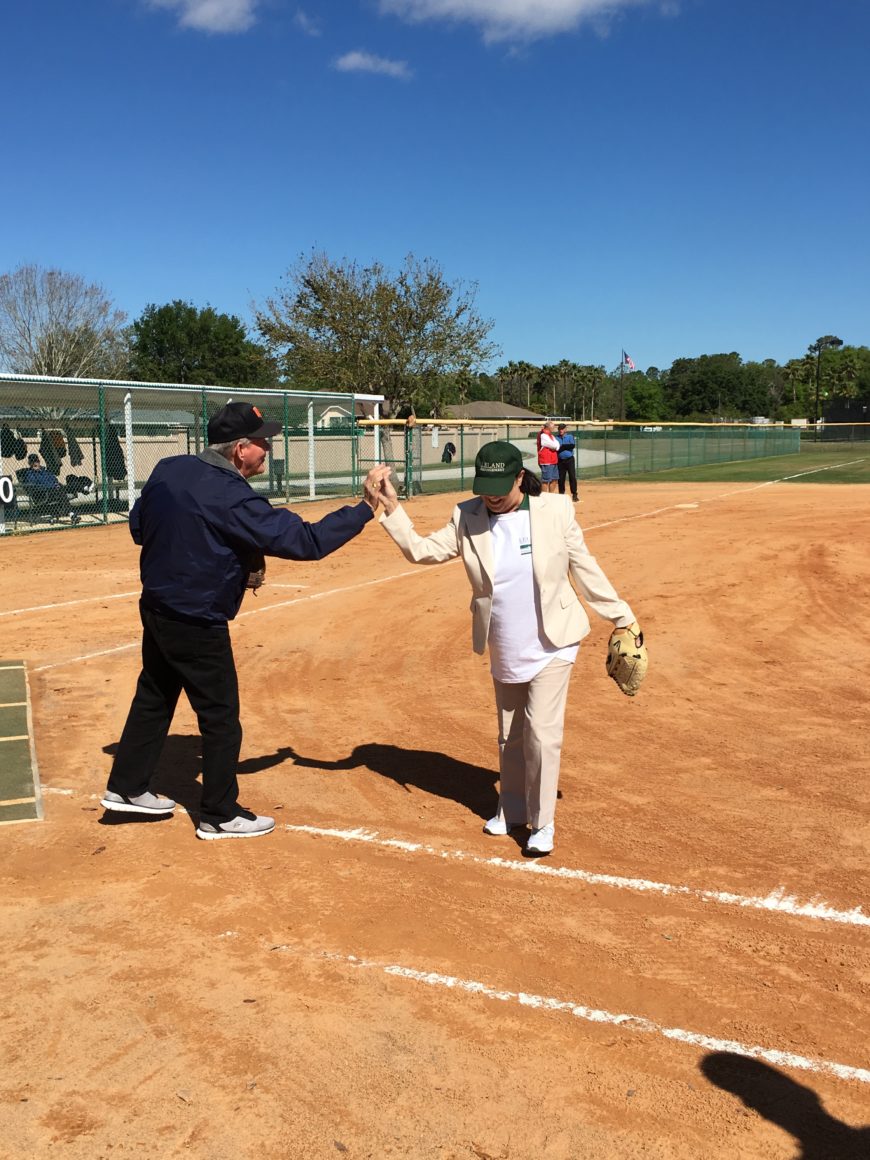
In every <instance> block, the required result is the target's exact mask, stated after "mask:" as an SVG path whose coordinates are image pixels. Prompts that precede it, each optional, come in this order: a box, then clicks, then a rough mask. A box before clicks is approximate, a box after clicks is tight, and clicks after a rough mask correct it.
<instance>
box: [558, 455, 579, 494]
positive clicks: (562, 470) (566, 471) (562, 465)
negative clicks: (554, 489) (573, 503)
mask: <svg viewBox="0 0 870 1160" xmlns="http://www.w3.org/2000/svg"><path fill="white" fill-rule="evenodd" d="M566 475H567V476H568V480H569V482H570V484H571V498H572V499H576V498H577V472H576V471H575V470H574V456H573V455H572V456H571V458H570V459H560V460H559V495H564V494H565V476H566Z"/></svg>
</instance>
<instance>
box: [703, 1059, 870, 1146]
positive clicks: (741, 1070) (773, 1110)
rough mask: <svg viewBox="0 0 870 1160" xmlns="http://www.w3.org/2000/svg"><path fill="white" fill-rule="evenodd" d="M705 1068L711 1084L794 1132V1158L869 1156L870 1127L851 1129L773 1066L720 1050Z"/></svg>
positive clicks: (787, 1130) (813, 1094) (815, 1097)
mask: <svg viewBox="0 0 870 1160" xmlns="http://www.w3.org/2000/svg"><path fill="white" fill-rule="evenodd" d="M701 1071H702V1072H703V1073H704V1075H705V1076H706V1077H707V1079H708V1080H710V1082H711V1083H714V1084H715V1085H716V1086H717V1087H719V1088H722V1090H723V1091H726V1092H731V1093H732V1094H733V1095H735V1096H737V1097H738V1099H740V1100H741V1101H742V1102H743V1103H744V1104H745V1106H746V1107H747V1108H752V1110H753V1111H756V1112H758V1113H759V1115H761V1116H764V1118H765V1119H766V1120H770V1122H771V1123H772V1124H776V1126H777V1127H779V1128H782V1129H783V1130H784V1131H786V1132H789V1133H790V1134H791V1135H792V1136H794V1138H795V1139H796V1140H797V1141H798V1142H799V1144H800V1145H801V1151H800V1152H798V1153H796V1155H795V1157H794V1160H868V1157H870V1126H868V1127H863V1128H852V1127H850V1126H849V1125H848V1124H844V1123H843V1122H842V1120H837V1119H834V1117H833V1116H831V1115H829V1114H828V1113H827V1112H826V1111H825V1109H824V1108H823V1107H822V1104H821V1101H820V1099H819V1097H818V1096H817V1095H816V1093H815V1092H814V1091H813V1090H812V1088H808V1087H805V1086H804V1085H803V1084H800V1083H798V1082H797V1081H796V1080H793V1079H791V1078H790V1077H789V1076H787V1075H783V1073H782V1072H781V1071H777V1069H776V1068H775V1067H770V1066H769V1065H768V1064H766V1063H762V1062H761V1060H758V1059H748V1058H746V1057H745V1056H743V1055H735V1054H733V1053H732V1052H730V1051H716V1052H713V1053H712V1054H710V1055H708V1056H706V1057H705V1059H704V1060H703V1061H702V1062H701Z"/></svg>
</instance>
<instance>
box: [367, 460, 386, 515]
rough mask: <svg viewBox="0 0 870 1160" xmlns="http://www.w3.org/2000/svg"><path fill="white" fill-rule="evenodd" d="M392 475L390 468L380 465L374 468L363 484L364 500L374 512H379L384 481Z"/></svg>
mask: <svg viewBox="0 0 870 1160" xmlns="http://www.w3.org/2000/svg"><path fill="white" fill-rule="evenodd" d="M389 474H390V469H389V467H387V466H385V465H384V464H383V463H379V464H378V465H377V467H373V468H372V469H371V471H370V472H369V473H368V475H367V476H366V477H365V480H364V482H363V500H364V501H365V503H367V504H368V505H369V507H370V508H371V509H372V511H373V512H376V511H377V510H378V502H379V501H380V499H381V486H382V483H383V480H384V479H386V478H388V477H389Z"/></svg>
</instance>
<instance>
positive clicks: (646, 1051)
mask: <svg viewBox="0 0 870 1160" xmlns="http://www.w3.org/2000/svg"><path fill="white" fill-rule="evenodd" d="M868 495H870V492H868V491H867V490H866V489H862V488H860V487H850V486H840V487H834V486H832V487H826V486H824V485H822V484H808V483H802V484H800V485H796V484H790V483H778V484H769V485H768V484H763V485H758V484H753V483H734V484H731V485H729V486H723V485H722V484H717V483H690V482H683V483H667V484H657V485H653V484H650V483H644V482H623V483H606V482H602V483H600V484H591V485H587V486H586V487H585V488H584V489H583V502H582V504H581V505H580V507H579V509H578V511H579V518H580V521H581V523H582V525H583V526H584V528H586V529H587V539H588V543H589V545H590V548H591V550H592V551H593V552H594V553H595V555H596V556H597V557H598V559H599V561H600V562H601V564H602V565H603V567H604V569H605V571H606V572H607V574H608V575H609V576H610V578H611V579H612V580H613V582H614V584H615V585H616V587H617V589H618V590H619V592H620V595H622V596H624V597H625V598H626V599H628V600H629V601H630V602H631V604H632V606H633V607H634V610H635V612H636V613H637V615H638V618H639V619H640V621H641V624H642V625H643V627H644V629H645V631H646V637H647V643H648V645H649V651H650V672H649V675H648V677H647V680H646V683H645V684H644V686H643V688H642V690H641V692H640V694H639V696H637V697H636V698H635V699H633V700H629V699H627V698H624V697H622V696H621V695H620V693H619V691H618V690H617V689H616V687H615V686H614V685H613V684H612V683H611V682H610V681H608V680H607V678H606V676H605V674H604V655H605V644H606V640H607V635H608V633H607V626H606V625H605V624H604V623H602V622H601V621H598V620H594V621H593V632H592V635H591V636H590V637H589V638H588V639H587V641H586V642H585V643H584V645H583V647H582V648H581V651H580V656H579V659H578V662H577V669H576V672H575V674H574V677H573V680H572V686H571V692H570V695H569V704H568V713H567V721H566V731H565V747H564V753H563V769H562V779H561V792H562V800H561V801H560V803H559V808H558V812H557V818H556V848H555V851H554V853H553V854H552V856H551V857H550V858H549V859H546V860H544V861H541V862H529V861H527V860H525V859H524V858H523V857H522V853H521V849H520V845H519V842H518V840H516V839H515V838H513V837H508V838H490V837H487V836H486V835H484V834H483V833H482V832H481V826H482V824H483V822H484V820H485V819H486V818H487V817H488V816H489V815H490V814H491V813H492V812H493V810H494V806H495V801H496V717H495V710H494V706H493V696H492V689H491V685H490V680H489V676H488V669H487V664H486V660H485V659H484V658H481V657H476V656H474V655H473V653H472V652H471V647H470V617H469V613H468V587H467V582H466V580H465V576H464V573H463V571H462V567H461V565H459V564H449V565H445V566H442V567H439V568H429V569H427V568H414V567H413V566H412V565H409V564H408V563H406V562H405V560H404V559H403V558H402V557H401V556H400V554H399V553H398V551H397V550H396V548H395V547H394V546H393V544H392V543H391V541H390V540H389V539H388V537H387V536H386V535H385V534H384V532H383V531H382V530H381V529H380V528H379V527H378V526H377V524H372V525H370V526H369V527H367V528H366V530H365V531H364V533H363V534H362V535H361V536H360V537H359V538H358V539H357V540H355V541H353V542H352V543H351V544H350V545H349V546H348V547H346V548H345V549H343V550H342V551H340V552H338V553H337V554H335V555H333V556H331V557H329V558H328V559H327V560H324V561H321V562H320V563H314V564H293V563H290V562H284V561H275V560H273V561H270V563H269V571H268V577H267V585H266V586H265V587H264V588H263V589H262V590H261V591H260V594H259V595H258V597H256V598H252V597H251V596H248V597H246V602H245V606H244V609H243V615H242V616H240V618H239V619H238V620H237V621H236V623H235V625H234V627H233V640H234V648H235V651H236V658H237V664H238V668H239V674H240V683H241V695H242V720H243V725H244V729H245V737H244V743H243V750H242V767H241V769H242V775H243V776H242V778H241V781H242V801H243V803H245V804H246V805H248V806H250V807H252V808H254V809H256V810H258V811H260V812H264V813H273V814H274V816H275V817H276V819H277V821H278V827H277V829H276V831H275V833H274V834H273V835H271V836H270V837H267V838H264V839H259V840H256V841H226V842H216V843H212V842H199V841H197V840H196V838H195V836H194V826H193V822H192V818H191V816H190V815H189V814H188V813H186V812H183V811H181V810H179V812H177V813H176V815H175V816H174V817H172V818H171V819H168V820H153V821H152V820H150V819H148V820H144V821H138V820H136V819H135V818H134V819H129V818H127V817H123V816H122V817H121V819H120V821H118V820H115V818H113V817H111V816H106V815H104V813H103V810H102V809H101V808H100V806H99V800H98V799H99V796H100V795H101V793H102V790H103V788H104V786H105V780H106V776H107V773H108V770H109V767H110V764H111V754H112V752H113V749H114V747H115V745H116V744H117V741H118V737H119V735H120V731H121V728H122V726H123V723H124V719H125V716H126V712H127V708H128V706H129V702H130V698H131V696H132V692H133V687H134V684H135V680H136V676H137V673H138V651H137V649H138V644H137V642H138V637H139V626H138V616H137V593H138V584H137V549H136V548H135V547H134V545H133V544H132V542H131V540H130V538H129V535H128V532H127V529H126V527H125V526H113V527H108V528H93V529H85V528H79V529H76V530H75V531H70V532H68V533H62V534H56V533H49V534H43V535H40V536H32V537H26V538H24V537H21V538H18V537H16V538H13V539H11V540H9V541H6V542H3V543H2V544H0V568H2V589H0V631H2V640H3V645H2V649H0V655H3V656H9V657H15V658H24V660H25V661H26V662H27V665H28V671H29V679H30V687H31V696H32V705H33V721H34V729H35V741H36V751H37V756H38V761H39V771H40V777H41V781H42V786H43V791H44V795H45V796H44V806H45V820H44V821H41V822H40V821H34V822H27V823H18V824H10V825H5V826H2V827H0V882H2V893H0V977H2V979H3V981H4V985H3V987H2V991H0V1059H2V1068H0V1153H2V1155H3V1156H5V1157H10V1158H14V1160H24V1158H27V1160H33V1158H38V1160H41V1158H42V1157H50V1156H55V1155H62V1156H64V1157H70V1158H73V1160H114V1158H117V1157H128V1156H129V1157H133V1156H135V1157H149V1158H150V1157H153V1158H166V1157H188V1156H189V1157H197V1158H202V1160H254V1158H257V1160H295V1158H297V1157H299V1158H303V1157H304V1158H306V1160H307V1158H312V1160H319V1158H328V1157H335V1156H339V1155H340V1156H347V1157H348V1160H355V1158H363V1157H365V1158H381V1157H412V1158H420V1160H526V1158H529V1160H531V1158H533V1157H534V1158H536V1160H537V1158H543V1160H579V1158H583V1160H585V1158H589V1157H593V1158H599V1157H600V1158H605V1160H611V1158H613V1160H629V1158H635V1157H643V1158H644V1160H649V1158H662V1160H664V1158H667V1160H695V1158H698V1157H704V1158H711V1160H720V1158H721V1160H725V1158H728V1160H733V1158H735V1157H740V1158H754V1157H759V1158H761V1157H763V1158H765V1160H786V1158H791V1157H798V1156H805V1157H813V1158H815V1160H822V1158H830V1160H857V1158H858V1157H864V1158H866V1157H867V1156H870V1126H868V1125H870V1071H868V1068H870V1054H868V1044H870V1003H868V1000H870V919H868V917H867V913H868V907H867V900H868V881H870V802H868V796H867V754H868V751H870V744H868V729H867V678H868V672H867V664H868V662H867V658H866V655H865V652H863V651H862V650H861V648H860V647H859V646H860V643H861V642H863V640H865V639H866V638H867V637H868V635H870V579H868V578H870V537H868V535H867V497H868ZM456 498H457V497H448V496H431V497H430V496H422V497H420V498H418V499H415V500H414V501H413V502H412V503H411V504H410V505H409V509H408V510H409V512H410V513H411V515H412V517H413V518H414V520H415V522H416V523H417V525H418V528H419V529H420V530H421V531H424V532H425V531H430V530H433V529H435V528H437V527H440V526H442V525H443V523H445V522H446V520H447V518H448V517H449V513H450V510H451V507H452V503H453V502H455V500H456ZM334 506H337V505H335V504H316V505H311V506H305V507H302V508H300V509H298V510H299V511H300V513H301V514H302V515H303V516H304V517H305V518H306V519H316V518H318V517H319V516H320V515H322V514H324V513H325V512H326V511H327V510H329V509H330V508H331V507H334ZM199 752H200V750H199V744H198V738H197V733H196V724H195V720H194V718H193V716H192V714H191V713H190V710H189V708H188V707H187V705H186V703H184V704H183V705H182V706H181V707H180V709H179V713H178V715H177V718H176V720H175V723H174V725H173V729H172V732H171V736H170V738H169V741H168V743H167V746H166V750H165V753H164V757H163V760H162V763H161V766H160V771H159V775H158V778H157V781H156V783H155V787H156V788H157V789H158V790H160V791H165V792H167V793H169V794H171V795H173V796H174V797H175V798H176V799H177V800H178V802H179V803H180V805H181V806H184V807H186V809H187V810H189V811H190V812H191V814H193V815H194V816H195V813H196V807H197V799H198V792H199V786H198V782H197V780H196V779H197V775H198V773H199V768H200V767H199ZM0 759H2V755H0ZM557 870H558V871H562V873H555V871H557ZM545 871H553V872H552V873H548V872H545ZM862 906H863V907H864V909H863V910H860V909H858V908H860V907H862ZM628 1017H634V1018H633V1019H632V1018H628ZM751 1049H759V1050H761V1052H762V1054H761V1055H760V1057H759V1058H756V1059H749V1058H746V1057H745V1056H743V1055H741V1051H745V1050H751Z"/></svg>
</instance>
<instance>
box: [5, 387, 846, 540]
mask: <svg viewBox="0 0 870 1160" xmlns="http://www.w3.org/2000/svg"><path fill="white" fill-rule="evenodd" d="M242 393H243V396H244V399H245V401H247V402H251V403H254V404H255V405H256V406H257V407H259V409H260V411H261V412H262V414H263V416H264V418H266V419H273V420H277V421H278V422H279V423H281V427H282V430H281V434H279V435H277V436H276V437H275V438H274V439H273V440H272V453H271V455H270V456H269V457H268V459H267V461H266V463H267V470H266V472H265V473H264V474H263V475H261V476H256V477H255V478H253V479H252V480H251V485H252V486H253V487H254V488H255V489H256V490H257V491H258V492H260V493H261V494H262V495H264V496H265V497H267V498H268V499H270V500H273V501H274V502H278V503H282V502H283V503H287V502H291V501H298V500H302V499H327V498H330V497H343V496H350V495H358V494H359V492H360V489H361V481H362V478H363V476H364V475H365V473H366V471H368V469H369V468H370V467H371V466H372V465H373V464H375V463H389V464H390V465H391V466H392V467H393V469H394V482H395V484H396V486H397V488H398V490H399V491H400V493H401V494H403V495H404V496H406V497H407V498H409V499H410V498H412V497H413V496H415V495H417V494H419V493H420V492H444V491H465V490H468V489H469V488H470V486H471V480H472V478H473V475H474V460H475V456H476V455H477V452H478V451H479V449H480V448H481V446H482V445H483V444H484V443H488V442H490V441H491V440H493V439H506V440H508V441H510V442H511V443H515V444H516V445H517V446H518V447H519V448H520V450H521V451H522V453H523V456H524V460H525V463H526V465H527V466H528V467H529V468H531V470H533V471H537V454H536V437H537V433H538V430H539V425H538V424H537V423H535V422H529V421H528V420H526V421H524V422H516V421H512V422H507V421H500V420H491V421H470V420H444V421H442V422H438V423H434V422H427V423H413V422H412V423H408V422H403V421H401V420H393V421H390V422H388V421H378V420H377V419H375V420H374V421H370V420H367V419H361V416H362V415H363V414H364V413H365V414H368V415H371V414H375V416H377V414H378V409H379V404H380V403H381V402H382V398H381V396H378V395H360V394H357V395H352V394H328V393H325V392H312V393H310V394H309V393H306V392H301V391H250V390H248V389H245V390H244V391H243V392H242ZM232 398H233V392H232V391H231V389H229V388H227V387H201V386H189V385H180V384H159V383H132V382H114V381H110V380H83V379H47V378H30V377H26V376H23V375H6V374H0V534H9V533H10V532H31V531H38V530H42V529H44V528H48V527H70V526H74V525H82V524H88V523H94V522H98V523H111V522H113V521H120V520H126V519H127V516H128V513H129V510H130V508H131V507H132V506H133V503H134V502H135V499H136V497H137V495H138V494H139V492H140V491H141V489H142V486H143V484H144V483H145V481H146V480H147V479H148V476H149V475H150V474H151V472H152V470H153V468H154V466H155V464H156V463H157V462H158V460H160V459H163V458H165V457H166V456H168V455H182V454H196V453H197V452H199V451H201V450H202V448H203V447H204V446H205V443H206V429H207V426H208V420H209V417H210V416H211V415H213V414H214V412H215V411H217V410H218V409H219V408H220V407H222V406H223V405H224V404H225V403H227V402H229V401H230V400H231V399H232ZM568 427H569V429H570V430H571V431H572V432H573V433H574V436H575V439H576V444H577V451H576V458H577V473H578V475H579V477H580V478H581V479H583V478H585V479H590V478H595V477H599V476H620V475H628V474H635V473H641V472H649V471H661V470H664V469H666V468H669V467H689V466H693V465H695V464H701V463H722V462H725V461H727V460H741V459H752V458H755V457H760V456H770V455H786V454H789V453H791V452H795V451H798V450H799V448H800V437H801V433H800V431H799V430H798V429H797V428H791V427H782V426H774V425H769V426H762V425H751V424H746V425H732V424H710V425H708V426H689V425H685V424H661V425H658V424H652V425H644V424H627V423H626V424H618V423H612V424H611V423H608V424H603V423H602V424H596V425H594V426H592V425H590V424H582V423H569V424H568ZM833 431H834V425H833V424H829V425H827V426H823V425H820V430H819V432H818V434H819V435H822V436H823V437H824V438H825V439H826V440H828V439H831V438H834V437H836V436H834V434H833ZM849 432H850V434H849V435H848V436H846V435H845V433H844V434H842V435H840V436H839V438H840V439H846V438H847V439H851V440H855V441H857V440H863V439H866V438H867V432H868V427H867V426H866V425H860V424H853V425H851V426H850V427H849ZM813 434H816V433H815V432H814V433H813Z"/></svg>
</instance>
